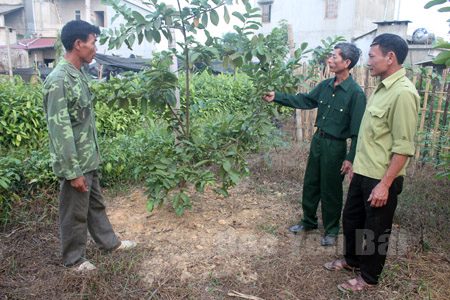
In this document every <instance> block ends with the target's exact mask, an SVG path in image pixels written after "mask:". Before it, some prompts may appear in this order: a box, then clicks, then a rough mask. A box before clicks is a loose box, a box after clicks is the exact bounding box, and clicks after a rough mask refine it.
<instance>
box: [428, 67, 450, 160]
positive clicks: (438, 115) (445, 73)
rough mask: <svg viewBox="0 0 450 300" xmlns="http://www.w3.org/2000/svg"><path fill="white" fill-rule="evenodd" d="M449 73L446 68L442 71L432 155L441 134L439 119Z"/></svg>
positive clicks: (431, 155)
mask: <svg viewBox="0 0 450 300" xmlns="http://www.w3.org/2000/svg"><path fill="white" fill-rule="evenodd" d="M447 74H448V69H447V70H444V72H443V73H442V84H441V88H440V90H439V102H438V107H437V111H435V112H436V122H435V124H434V132H433V135H432V145H433V147H432V148H431V152H430V157H433V156H434V148H435V145H436V139H437V137H438V135H439V119H440V117H441V113H440V110H441V107H442V100H443V98H444V89H445V80H446V79H447Z"/></svg>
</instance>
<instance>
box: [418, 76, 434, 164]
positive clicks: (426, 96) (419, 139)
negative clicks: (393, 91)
mask: <svg viewBox="0 0 450 300" xmlns="http://www.w3.org/2000/svg"><path fill="white" fill-rule="evenodd" d="M431 73H433V70H432V69H430V70H428V76H427V83H426V87H425V95H424V98H423V108H424V109H426V107H427V104H428V90H429V89H430V84H431V77H430V75H431ZM420 82H422V78H421V80H420ZM420 88H421V86H420V85H419V91H420ZM424 125H425V111H424V110H422V115H421V118H420V126H419V137H418V139H417V146H418V147H417V151H416V159H419V156H420V149H421V147H422V145H421V144H420V143H421V141H422V136H421V135H420V133H422V132H423V128H424Z"/></svg>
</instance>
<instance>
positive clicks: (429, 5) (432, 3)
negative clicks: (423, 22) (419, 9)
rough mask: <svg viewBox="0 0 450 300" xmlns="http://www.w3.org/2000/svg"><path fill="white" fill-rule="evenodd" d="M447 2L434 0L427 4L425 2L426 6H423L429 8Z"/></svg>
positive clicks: (445, 0)
mask: <svg viewBox="0 0 450 300" xmlns="http://www.w3.org/2000/svg"><path fill="white" fill-rule="evenodd" d="M445 2H447V0H432V1H430V2H428V3H427V4H425V6H424V7H423V8H425V9H428V8H430V7H433V6H435V5H439V4H444V3H445Z"/></svg>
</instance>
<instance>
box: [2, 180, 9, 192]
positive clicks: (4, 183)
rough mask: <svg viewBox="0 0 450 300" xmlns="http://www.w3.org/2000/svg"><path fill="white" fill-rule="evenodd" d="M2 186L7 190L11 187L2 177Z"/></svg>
mask: <svg viewBox="0 0 450 300" xmlns="http://www.w3.org/2000/svg"><path fill="white" fill-rule="evenodd" d="M0 186H1V187H2V188H4V189H5V190H7V189H8V188H9V185H8V184H7V183H6V182H5V181H4V180H2V179H0Z"/></svg>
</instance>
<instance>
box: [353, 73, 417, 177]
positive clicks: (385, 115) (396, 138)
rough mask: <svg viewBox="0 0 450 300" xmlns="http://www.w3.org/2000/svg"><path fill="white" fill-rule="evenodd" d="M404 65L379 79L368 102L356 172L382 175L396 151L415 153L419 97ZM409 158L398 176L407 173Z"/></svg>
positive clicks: (356, 160) (398, 152)
mask: <svg viewBox="0 0 450 300" xmlns="http://www.w3.org/2000/svg"><path fill="white" fill-rule="evenodd" d="M405 74H406V72H405V69H400V70H398V71H397V72H395V73H394V74H392V75H391V76H389V77H388V78H386V79H384V80H383V81H381V82H379V83H378V85H377V87H376V88H375V90H374V92H373V93H372V96H371V97H370V99H369V101H368V103H367V109H366V112H365V113H364V117H363V120H362V122H361V128H360V130H359V137H358V146H357V147H356V157H355V163H354V165H353V172H355V173H357V174H360V175H364V176H366V177H370V178H374V179H382V178H383V177H384V175H385V173H386V171H387V169H388V168H389V164H390V163H391V160H392V155H393V153H396V154H400V155H405V156H412V155H413V154H414V135H415V133H416V129H417V120H418V114H419V106H420V97H419V95H418V94H417V90H416V88H415V87H414V85H413V84H412V83H411V81H410V80H409V79H408V78H407V77H406V75H405ZM407 164H408V162H407V163H406V164H405V166H404V167H403V169H402V170H401V171H400V172H399V174H398V176H404V175H405V169H406V166H407Z"/></svg>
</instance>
